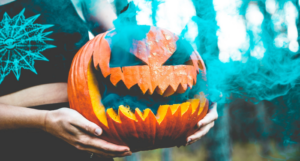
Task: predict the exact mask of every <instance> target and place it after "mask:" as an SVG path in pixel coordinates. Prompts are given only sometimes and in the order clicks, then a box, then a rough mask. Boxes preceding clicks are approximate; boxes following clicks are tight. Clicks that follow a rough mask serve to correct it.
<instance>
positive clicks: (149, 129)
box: [68, 26, 208, 151]
mask: <svg viewBox="0 0 300 161" xmlns="http://www.w3.org/2000/svg"><path fill="white" fill-rule="evenodd" d="M142 28H143V27H142V26H136V28H135V29H137V30H139V29H142ZM144 28H145V27H144ZM146 28H148V29H147V30H146V32H145V35H144V36H142V37H141V38H133V37H136V36H135V35H136V34H137V33H135V29H134V30H133V32H131V34H127V31H126V30H118V29H113V30H111V31H108V32H105V33H102V34H99V35H98V36H96V37H95V38H94V39H92V40H90V41H89V42H87V43H86V44H85V45H84V46H83V47H82V48H81V49H80V50H79V51H78V53H77V54H76V56H75V57H74V59H73V62H72V65H71V69H70V73H69V78H68V97H69V102H70V108H72V109H75V110H77V111H78V112H80V113H81V114H82V115H83V116H84V117H86V118H87V119H89V120H90V121H92V122H94V123H96V124H98V125H99V126H100V127H101V128H102V129H103V134H102V135H101V136H100V138H102V139H104V140H107V141H109V142H112V143H115V144H118V145H126V146H129V147H130V149H131V151H141V150H150V149H155V148H163V147H171V146H178V145H182V144H185V143H186V138H187V136H189V135H191V134H193V133H194V132H195V131H197V128H196V124H197V122H198V121H200V120H201V119H202V118H203V117H204V116H205V115H206V113H207V110H208V100H207V99H206V98H205V90H204V89H197V90H196V91H197V95H195V97H194V98H186V100H180V101H179V102H178V99H175V102H176V100H177V102H176V103H169V104H167V103H166V102H164V101H161V102H163V103H161V102H160V101H156V100H155V99H151V100H150V102H151V101H152V102H155V103H156V104H158V107H157V108H151V107H147V108H144V109H142V108H139V107H138V106H137V105H135V104H133V105H130V106H128V105H127V104H122V102H121V104H120V105H119V106H117V107H114V108H111V107H107V106H108V105H107V106H105V104H104V103H103V97H104V96H103V95H104V94H105V92H104V91H106V90H107V88H114V90H113V92H110V93H113V94H115V95H118V92H123V93H125V94H126V93H127V92H129V93H130V90H131V89H133V88H136V89H138V90H139V92H138V94H137V97H139V96H143V97H145V98H152V97H157V98H160V99H161V100H164V99H167V100H168V99H169V98H172V97H173V96H174V97H175V98H176V97H177V96H179V95H184V94H185V93H186V92H187V91H188V90H191V89H193V88H195V85H196V84H197V83H198V82H200V81H202V82H206V77H205V74H206V69H205V65H204V63H203V61H202V59H201V57H200V55H199V54H198V53H197V52H196V51H192V53H191V54H189V59H188V61H187V62H186V63H184V64H179V65H174V64H173V65H166V64H165V63H166V62H168V61H169V59H171V57H172V55H173V54H174V53H175V52H176V50H177V49H178V43H177V42H178V41H179V38H178V37H177V36H176V35H175V34H173V33H171V32H170V31H168V30H165V29H160V28H157V27H150V26H149V27H146ZM128 33H130V32H128ZM118 35H119V38H121V39H122V40H120V39H119V40H118V39H117V40H116V41H114V38H115V37H116V36H118ZM116 43H118V44H119V46H118V45H115V44H116ZM126 45H129V46H128V47H124V48H122V46H126ZM116 46H117V47H119V48H121V49H120V50H118V48H117V47H116ZM183 48H184V47H183ZM117 51H120V53H121V55H122V53H123V52H124V53H125V52H127V53H129V55H131V57H134V58H133V59H132V60H133V64H127V65H126V64H125V65H124V63H123V65H122V66H119V67H118V66H116V64H118V63H114V65H113V63H111V61H112V59H114V61H116V62H118V61H120V62H121V61H122V59H120V58H118V56H117V57H116V56H114V53H116V52H117ZM113 57H114V58H113ZM174 59H178V58H176V57H175V58H174ZM135 61H137V62H142V63H140V64H139V63H137V65H136V64H134V62H135ZM120 64H122V63H120ZM171 64H172V63H171ZM120 84H122V85H123V88H121V86H122V85H120ZM100 86H103V87H102V88H101V87H100ZM129 95H130V94H129ZM121 98H122V96H121ZM137 100H139V99H137ZM169 100H170V99H169ZM173 100H174V99H173ZM109 102H110V103H111V102H113V103H118V100H114V99H113V100H111V101H109ZM133 102H135V101H133ZM173 102H174V101H173ZM140 104H141V103H140ZM149 106H152V105H149Z"/></svg>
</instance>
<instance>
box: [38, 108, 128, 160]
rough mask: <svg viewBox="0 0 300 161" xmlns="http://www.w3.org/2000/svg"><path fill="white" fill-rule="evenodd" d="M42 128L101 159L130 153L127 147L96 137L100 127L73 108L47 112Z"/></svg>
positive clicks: (98, 134)
mask: <svg viewBox="0 0 300 161" xmlns="http://www.w3.org/2000/svg"><path fill="white" fill-rule="evenodd" d="M43 130H44V131H46V132H48V133H51V134H52V135H54V136H56V137H58V138H60V139H62V140H64V141H66V142H67V143H69V144H71V145H73V146H74V147H76V148H77V149H79V150H84V151H87V152H90V153H94V154H95V155H96V156H98V157H100V158H103V159H104V158H113V157H123V156H127V155H131V152H130V150H129V147H126V146H120V145H115V144H112V143H109V142H107V141H105V140H102V139H100V138H98V137H97V136H100V135H101V133H102V129H101V128H100V127H99V126H98V125H96V124H95V123H93V122H90V121H89V120H87V119H86V118H84V117H83V116H82V115H81V114H79V113H78V112H77V111H75V110H73V109H69V108H61V109H58V110H54V111H49V112H47V114H46V116H45V121H44V129H43ZM92 155H93V154H92Z"/></svg>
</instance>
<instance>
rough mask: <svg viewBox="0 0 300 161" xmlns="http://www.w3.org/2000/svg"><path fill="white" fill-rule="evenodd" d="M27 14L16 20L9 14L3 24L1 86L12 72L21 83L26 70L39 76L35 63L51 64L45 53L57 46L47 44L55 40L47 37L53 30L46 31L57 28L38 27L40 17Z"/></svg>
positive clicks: (0, 60)
mask: <svg viewBox="0 0 300 161" xmlns="http://www.w3.org/2000/svg"><path fill="white" fill-rule="evenodd" d="M24 12H25V9H23V10H22V11H21V12H20V13H19V14H18V15H16V16H15V17H13V18H10V17H9V15H8V14H7V13H6V12H5V13H4V15H3V19H2V21H1V22H0V84H1V83H2V81H3V80H4V78H5V77H6V76H7V75H8V74H9V73H10V72H11V71H13V73H14V74H15V76H16V78H17V80H19V78H20V75H21V69H22V68H24V69H27V70H31V71H32V72H34V73H35V74H37V72H36V70H35V68H34V60H42V61H49V60H48V59H47V58H46V57H45V56H43V55H42V54H41V52H42V51H44V50H46V49H49V48H55V47H56V46H54V45H50V44H46V43H45V41H53V39H50V38H47V37H46V36H47V35H49V34H51V33H52V31H49V32H44V30H45V29H47V28H49V27H52V26H53V25H41V24H34V21H35V20H36V19H37V18H38V17H39V16H40V15H39V14H38V15H35V16H32V17H29V18H27V19H25V16H24Z"/></svg>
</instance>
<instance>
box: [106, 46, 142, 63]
mask: <svg viewBox="0 0 300 161" xmlns="http://www.w3.org/2000/svg"><path fill="white" fill-rule="evenodd" d="M136 65H147V64H146V63H145V62H144V61H142V60H141V59H139V58H138V57H136V56H135V55H134V54H132V53H130V52H128V51H126V50H124V49H122V48H120V47H113V49H112V51H111V57H110V63H109V66H110V67H111V68H114V67H125V66H136Z"/></svg>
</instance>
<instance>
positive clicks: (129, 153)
mask: <svg viewBox="0 0 300 161" xmlns="http://www.w3.org/2000/svg"><path fill="white" fill-rule="evenodd" d="M131 154H132V153H131V152H126V153H124V155H126V156H128V155H131Z"/></svg>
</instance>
